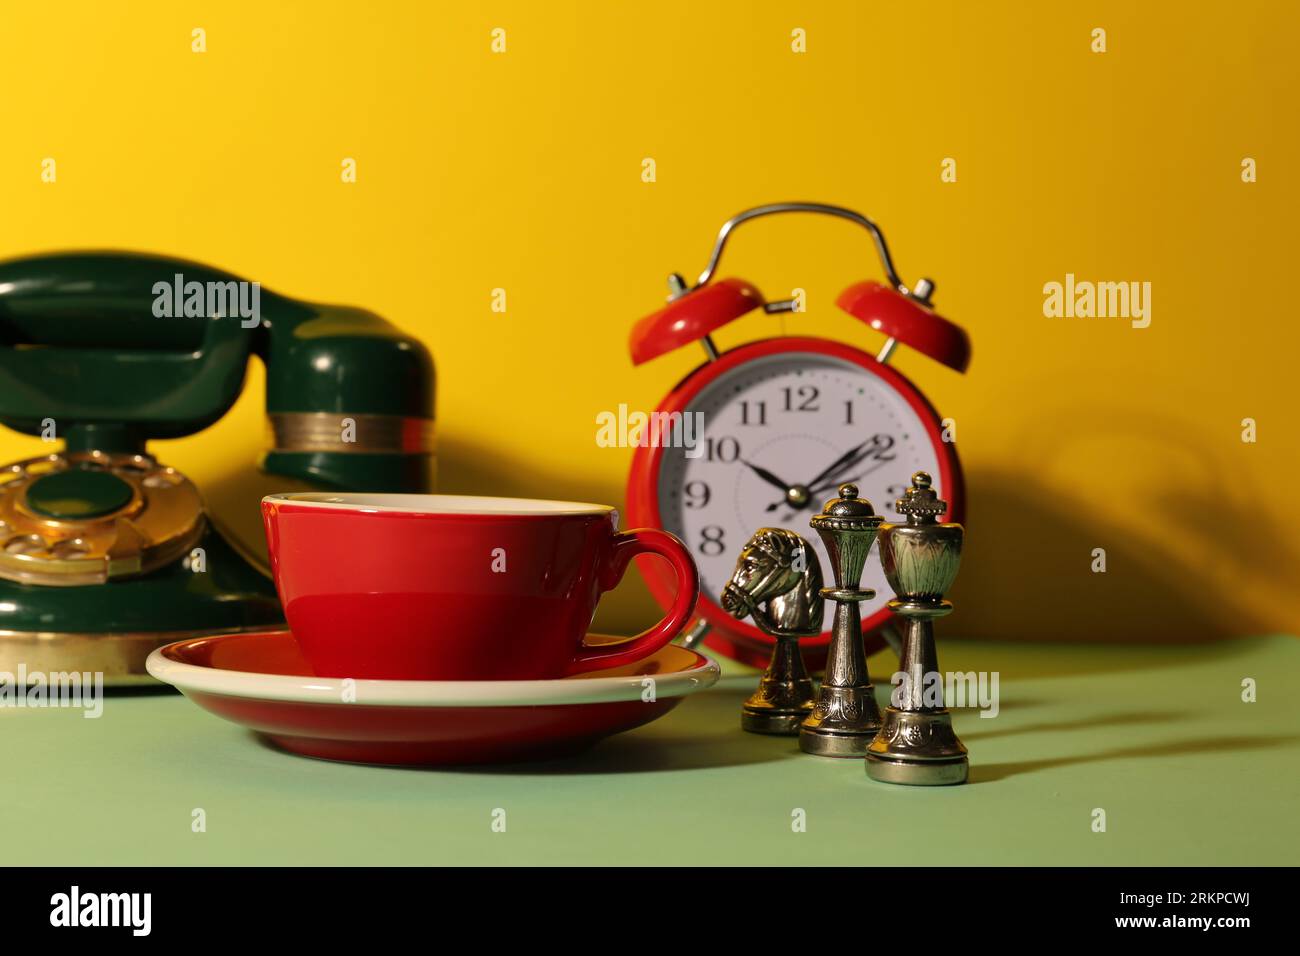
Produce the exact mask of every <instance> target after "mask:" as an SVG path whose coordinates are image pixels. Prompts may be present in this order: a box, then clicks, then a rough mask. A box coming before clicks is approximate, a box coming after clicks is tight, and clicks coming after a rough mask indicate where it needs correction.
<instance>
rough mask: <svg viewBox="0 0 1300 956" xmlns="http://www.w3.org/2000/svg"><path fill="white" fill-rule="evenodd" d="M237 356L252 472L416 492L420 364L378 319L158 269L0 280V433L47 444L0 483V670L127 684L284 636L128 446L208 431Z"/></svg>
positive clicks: (253, 575) (37, 269)
mask: <svg viewBox="0 0 1300 956" xmlns="http://www.w3.org/2000/svg"><path fill="white" fill-rule="evenodd" d="M252 355H258V356H260V357H261V359H262V361H263V362H264V363H265V364H266V370H267V373H266V381H267V386H266V409H267V413H268V415H269V417H270V421H271V426H272V433H273V434H274V436H275V438H274V444H275V447H274V448H273V449H272V450H271V451H269V452H268V453H267V454H266V455H265V456H264V457H263V459H262V462H261V466H262V468H263V469H264V470H265V471H267V472H269V473H273V474H277V475H283V476H286V477H290V478H295V479H302V480H306V481H309V482H312V483H313V484H317V485H319V486H323V487H333V488H346V489H351V490H369V491H427V490H429V489H430V486H431V484H432V481H433V471H434V457H433V392H434V372H433V363H432V361H431V360H430V358H429V355H428V352H427V351H426V350H425V348H424V347H423V346H422V345H421V344H420V343H419V342H418V341H416V340H415V339H413V338H411V337H409V336H406V335H403V334H402V333H400V332H399V331H398V330H397V329H395V328H394V327H393V326H391V325H389V324H388V323H387V322H385V321H384V320H383V319H381V318H380V317H379V316H377V315H374V314H372V313H370V312H366V311H364V310H361V309H355V308H347V307H341V306H329V305H316V304H309V303H306V302H299V301H296V300H294V299H290V298H287V297H285V296H281V295H276V294H275V293H272V292H268V291H266V290H263V289H261V287H260V286H259V285H258V284H256V283H249V282H245V281H244V280H241V279H239V278H237V277H236V276H233V275H229V274H227V273H223V272H220V271H217V270H215V269H211V268H209V267H207V266H203V265H199V264H197V263H193V262H185V261H182V260H177V259H170V258H163V257H160V256H151V255H139V254H132V253H113V252H103V253H98V252H97V253H76V254H57V255H47V256H36V257H32V258H24V259H18V260H12V261H9V262H3V263H0V423H3V424H5V425H7V426H9V427H10V428H13V429H15V430H17V431H20V432H24V433H26V434H29V435H40V436H42V437H44V438H46V439H49V440H58V441H61V442H62V447H61V448H59V447H58V446H57V445H56V446H54V447H56V448H58V450H55V451H52V452H51V453H50V454H48V455H43V456H41V457H38V458H31V459H28V460H26V461H18V462H13V463H11V464H8V465H2V466H0V671H7V672H9V673H17V672H18V671H19V668H20V667H22V668H23V669H25V670H26V671H27V673H29V674H31V673H34V672H45V673H50V672H57V671H72V670H76V671H101V672H103V673H104V676H105V681H106V682H107V683H110V684H112V683H117V684H127V683H135V682H145V681H149V680H150V678H148V677H147V676H145V674H144V659H145V657H146V656H147V655H148V654H149V652H150V651H152V650H153V649H154V648H155V647H157V646H159V645H161V644H163V643H166V642H168V641H171V640H179V639H181V638H183V637H186V636H193V635H196V634H203V633H220V632H228V631H233V630H240V629H246V628H255V627H258V626H264V625H268V624H276V623H279V622H280V621H282V620H283V618H282V616H281V612H280V606H279V602H278V601H277V600H276V595H275V589H274V586H273V585H272V583H271V581H270V580H269V579H268V578H267V577H266V576H265V575H264V574H263V573H262V572H261V571H260V570H258V569H257V568H256V567H254V566H253V564H252V563H251V562H250V561H249V560H248V559H247V558H245V557H244V556H243V555H242V554H241V553H240V551H239V550H238V549H237V548H236V547H235V546H233V545H232V543H231V542H230V541H228V540H227V539H226V537H225V536H224V535H223V534H222V533H221V532H219V531H218V530H217V529H216V528H215V527H214V526H213V524H212V522H211V521H210V520H208V517H207V515H206V514H205V512H204V505H203V500H202V498H201V497H200V495H199V492H198V489H197V488H195V486H194V484H193V483H192V482H191V481H190V480H189V479H188V478H186V477H185V476H184V475H183V474H181V473H180V472H179V471H177V470H176V469H175V468H170V467H167V466H166V465H164V464H161V463H159V462H158V461H157V460H155V459H154V458H153V457H152V456H151V455H150V454H149V453H148V451H147V450H146V447H145V446H146V442H147V441H148V440H149V439H152V438H176V437H180V436H183V435H189V434H192V433H194V432H197V431H200V430H201V429H204V428H206V427H208V426H209V425H211V424H213V423H214V422H215V421H217V419H219V418H220V417H221V416H222V415H223V414H225V412H226V411H227V410H228V409H229V408H230V407H231V406H232V405H233V404H234V402H235V400H236V399H237V398H238V397H239V394H240V391H241V389H242V387H243V383H244V374H245V370H246V367H247V364H248V360H249V357H250V356H252ZM249 507H250V508H256V507H257V502H256V501H250V502H249Z"/></svg>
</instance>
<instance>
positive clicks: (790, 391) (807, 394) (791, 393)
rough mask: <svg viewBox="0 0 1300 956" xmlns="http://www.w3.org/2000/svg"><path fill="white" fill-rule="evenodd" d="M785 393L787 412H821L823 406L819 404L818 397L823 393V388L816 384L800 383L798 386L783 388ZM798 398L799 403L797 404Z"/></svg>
mask: <svg viewBox="0 0 1300 956" xmlns="http://www.w3.org/2000/svg"><path fill="white" fill-rule="evenodd" d="M781 391H782V392H784V393H785V410H786V411H787V412H819V411H821V406H820V405H818V404H817V398H818V397H819V396H820V395H821V390H820V389H818V388H817V386H816V385H800V386H799V387H798V388H783V389H781ZM796 397H797V398H798V401H799V404H797V405H796V404H795V399H796Z"/></svg>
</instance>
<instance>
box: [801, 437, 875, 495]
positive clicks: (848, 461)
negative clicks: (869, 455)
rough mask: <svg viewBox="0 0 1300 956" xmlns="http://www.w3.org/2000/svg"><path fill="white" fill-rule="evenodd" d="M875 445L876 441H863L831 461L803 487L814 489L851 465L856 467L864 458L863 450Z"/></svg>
mask: <svg viewBox="0 0 1300 956" xmlns="http://www.w3.org/2000/svg"><path fill="white" fill-rule="evenodd" d="M875 443H876V440H875V439H874V438H873V439H871V440H870V441H864V442H863V443H862V444H861V445H858V446H857V447H855V448H850V449H849V450H848V451H846V452H845V453H844V454H843V455H841V456H840V457H839V458H837V459H835V461H833V462H832V463H831V464H830V465H829V466H828V467H827V468H826V469H825V470H823V471H822V473H821V474H820V475H818V476H817V477H816V478H814V479H813V480H812V481H810V482H808V483H807V484H806V485H804V487H805V488H815V487H816V486H817V485H819V484H821V483H822V482H823V481H825V480H826V479H827V478H828V477H830V476H831V475H834V474H836V473H838V472H840V471H842V470H843V469H845V468H848V467H850V466H851V465H856V464H857V463H858V462H859V461H861V460H862V459H863V458H864V457H866V452H864V451H863V449H864V448H866V447H867V446H868V445H871V446H874V445H875Z"/></svg>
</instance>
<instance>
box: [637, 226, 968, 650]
mask: <svg viewBox="0 0 1300 956" xmlns="http://www.w3.org/2000/svg"><path fill="white" fill-rule="evenodd" d="M787 212H808V213H818V214H822V215H829V216H837V217H840V218H843V219H848V220H850V221H852V222H855V223H857V224H858V225H860V226H862V227H863V228H865V229H866V230H867V231H868V232H869V233H870V234H871V236H872V238H873V239H874V241H875V246H876V251H877V252H878V253H879V256H880V261H881V264H882V265H883V266H884V271H885V275H886V277H887V279H888V284H887V285H886V284H882V283H879V282H874V281H870V280H868V281H863V282H857V283H855V284H853V285H851V286H849V287H848V288H847V289H845V290H844V291H843V292H842V293H841V294H840V296H839V298H838V299H837V300H836V304H837V305H839V307H840V308H841V309H843V310H844V311H845V312H847V313H848V314H849V315H851V316H853V317H854V318H855V319H858V320H859V321H861V322H864V323H866V324H867V325H869V326H870V327H871V328H873V329H875V330H876V331H878V332H881V333H883V334H884V335H885V336H886V338H885V341H884V343H883V345H882V346H881V348H880V350H879V351H878V352H877V353H876V354H875V355H874V356H872V355H870V354H868V353H867V352H863V351H861V350H859V349H857V348H854V347H853V346H851V345H847V344H845V343H843V342H836V341H831V340H828V339H821V338H812V337H806V336H799V337H780V338H771V339H763V340H760V341H757V342H750V343H748V344H745V345H741V346H739V347H738V348H734V349H731V350H730V351H727V352H723V353H719V352H718V350H717V348H716V347H715V346H714V344H713V340H712V339H711V338H710V336H711V334H712V333H713V332H715V331H716V330H717V329H719V328H721V327H722V326H723V325H725V324H726V323H728V322H730V321H731V320H732V319H736V318H739V317H740V316H742V315H744V314H745V313H747V312H750V311H751V310H753V309H757V308H760V307H761V308H763V309H764V310H765V311H767V312H769V313H773V312H789V311H794V309H795V302H794V300H781V301H773V302H768V301H766V300H765V299H764V298H763V296H762V294H761V293H760V292H759V291H758V289H757V288H755V287H754V286H753V285H751V284H750V283H748V282H746V281H744V280H743V279H715V278H714V274H715V272H716V270H717V266H718V261H719V259H720V258H721V256H722V250H723V248H724V247H725V246H726V242H727V238H728V236H729V235H730V234H731V233H732V231H733V230H734V229H735V228H736V227H737V226H739V225H740V224H741V223H744V222H748V221H749V220H751V219H757V218H759V217H761V216H768V215H774V214H777V213H787ZM668 284H669V288H670V289H671V290H672V294H671V295H670V296H669V300H668V303H669V304H668V305H667V307H666V308H663V309H660V310H659V311H658V312H655V313H653V314H651V315H648V316H646V317H645V318H643V319H641V320H640V321H639V322H637V323H636V325H635V326H634V327H633V328H632V333H631V336H630V342H629V344H630V347H631V352H632V362H633V364H635V365H640V364H641V363H642V362H647V361H649V360H650V359H653V358H655V357H657V356H659V355H663V354H664V353H665V352H669V351H671V350H673V349H675V348H678V347H680V346H683V345H686V344H687V343H689V342H699V343H701V344H702V345H703V347H704V350H705V353H706V354H707V356H708V360H707V361H706V362H704V364H702V365H701V366H699V367H698V368H696V369H695V370H694V371H693V372H691V373H690V374H689V375H688V376H686V378H685V379H684V380H683V381H682V382H681V383H680V384H678V385H677V387H676V388H674V389H673V390H672V391H671V392H669V393H668V395H667V397H665V398H664V400H663V401H662V402H660V403H659V407H658V408H657V409H656V410H655V412H654V413H653V415H652V416H651V418H650V421H651V422H652V423H657V427H653V428H652V427H650V426H649V425H647V427H646V429H645V431H646V432H647V433H648V436H649V437H648V439H647V440H644V441H643V442H642V443H641V444H639V445H638V447H637V449H636V452H635V454H634V455H633V459H632V470H631V473H630V475H629V477H628V487H627V518H628V522H629V524H630V526H632V527H647V526H648V527H656V528H663V529H665V530H668V531H671V532H672V533H673V534H676V535H677V536H678V537H679V538H681V539H682V540H683V541H684V542H686V544H687V546H688V547H689V548H690V550H691V553H692V555H693V556H694V558H695V561H696V563H697V564H698V566H699V569H700V600H699V604H698V605H697V614H698V620H697V621H696V624H695V626H694V627H692V628H691V630H690V631H689V632H688V633H687V634H686V636H685V642H686V643H687V644H688V645H694V644H697V643H699V642H700V641H703V642H704V643H705V644H707V645H708V646H709V647H712V648H713V649H715V650H717V651H719V652H721V653H723V654H726V655H728V656H730V657H733V658H735V659H737V660H741V661H744V662H746V663H749V664H753V665H755V666H759V667H762V666H765V665H766V664H767V660H768V658H769V657H770V656H771V648H772V639H771V638H769V637H768V636H767V635H765V634H763V633H762V632H761V631H759V630H758V629H757V628H756V627H754V626H753V625H751V624H749V623H748V622H746V621H739V620H737V619H736V618H734V617H732V616H731V615H730V614H728V613H727V612H726V611H724V610H723V609H722V605H721V595H722V588H723V586H724V585H725V584H726V583H727V581H728V580H729V579H730V577H731V574H732V571H733V569H734V567H735V561H736V556H737V554H738V553H739V551H740V549H741V547H742V546H743V545H744V544H745V541H746V540H747V539H748V538H749V536H750V535H751V534H752V533H753V532H754V531H755V530H757V529H758V528H760V527H765V526H768V527H785V528H789V529H790V530H792V531H796V532H798V533H800V534H802V535H803V536H804V537H805V538H807V539H808V540H809V541H810V542H811V543H812V544H813V545H814V547H815V548H816V549H817V552H818V556H819V557H820V559H821V563H822V568H823V569H827V570H828V569H829V568H830V567H831V566H832V565H831V563H830V561H829V559H828V558H827V555H826V550H825V546H824V545H823V544H822V542H821V540H820V538H819V537H818V536H817V535H816V534H813V533H811V532H810V530H809V527H808V519H809V518H810V517H811V516H812V515H814V514H816V513H817V512H818V511H819V510H820V509H821V506H822V504H823V503H824V502H825V501H826V500H827V499H829V498H834V497H836V489H837V488H838V487H839V485H841V484H844V483H846V482H851V483H852V484H855V485H857V486H858V488H859V489H860V493H861V494H862V496H863V497H865V498H867V499H869V500H870V501H872V502H873V503H874V504H875V506H876V509H877V511H878V512H879V513H881V514H883V515H885V516H886V518H887V519H888V518H889V517H892V515H893V512H892V508H893V503H894V500H895V499H896V498H898V497H899V496H900V495H901V494H902V493H903V492H904V491H905V490H906V489H907V487H908V482H909V480H910V477H911V475H912V474H913V473H914V472H917V471H925V472H928V473H930V474H932V475H936V476H937V477H938V488H939V490H940V492H941V493H942V495H943V497H944V498H945V499H947V501H948V502H949V511H948V517H947V518H946V520H949V521H960V520H961V517H962V511H963V494H962V491H963V489H962V475H961V466H960V464H959V463H958V460H957V449H956V447H955V446H954V444H953V442H952V441H949V440H947V436H946V435H945V429H944V427H943V425H942V423H941V419H940V418H939V415H938V413H937V412H936V411H935V410H934V407H933V406H932V405H931V404H930V403H929V402H928V401H927V400H926V398H925V396H924V395H922V394H921V392H920V391H919V390H918V389H917V388H916V386H915V385H913V384H912V383H911V382H910V381H908V380H907V379H906V378H905V377H904V376H903V375H901V374H900V373H899V372H897V371H896V370H895V369H893V368H890V367H889V365H888V364H887V363H888V361H889V357H890V355H891V354H892V352H893V351H894V348H895V346H896V345H897V343H899V342H902V343H904V344H906V345H909V346H911V347H912V348H914V349H916V350H917V351H919V352H922V353H923V354H925V355H928V356H929V357H930V358H932V359H934V360H935V361H937V362H941V363H942V364H944V365H947V366H948V367H949V368H952V369H955V370H956V371H958V372H964V371H965V370H966V367H967V365H968V364H969V362H970V340H969V339H968V338H967V336H966V333H965V332H964V331H963V330H962V329H961V328H960V327H959V326H957V325H955V324H954V323H952V322H950V321H948V320H947V319H945V318H943V317H942V316H940V315H939V314H938V313H936V312H935V311H934V310H933V308H932V307H931V305H930V297H931V295H932V294H933V291H934V284H933V283H932V282H930V280H928V279H922V280H920V281H919V282H917V283H916V285H915V286H914V287H912V288H910V289H909V288H908V287H907V286H906V285H904V284H903V282H902V280H901V279H899V277H898V275H897V273H896V272H895V271H894V265H893V261H892V260H891V258H890V255H889V248H888V246H887V245H886V244H885V237H884V235H883V234H882V233H881V231H880V229H879V228H878V227H877V226H876V224H875V223H873V222H872V221H871V220H870V219H868V218H867V217H865V216H863V215H861V214H859V213H856V212H853V211H852V210H849V209H844V208H841V207H839V206H828V205H823V204H821V203H775V204H772V205H767V206H759V207H757V208H755V209H749V210H746V211H745V212H742V213H740V214H739V215H737V216H735V217H733V218H731V219H729V220H728V221H727V222H726V223H725V224H723V226H722V229H721V230H720V231H719V232H718V238H717V241H716V242H715V243H714V246H713V254H712V256H711V257H710V259H709V264H708V266H707V267H706V268H705V270H704V272H702V273H701V274H700V277H699V280H698V281H697V282H696V284H695V286H694V287H687V285H686V282H685V280H683V279H682V277H681V276H680V275H676V274H674V275H672V276H670V277H669V280H668ZM638 563H639V565H640V568H641V571H642V573H643V575H644V576H645V579H646V582H647V584H648V585H649V588H650V591H651V593H652V594H653V595H654V597H655V599H656V600H657V601H658V602H659V603H660V604H662V605H663V606H664V607H665V608H666V607H668V606H670V604H671V602H672V597H673V594H674V583H673V577H672V573H671V571H670V570H669V569H668V568H666V567H662V566H661V564H662V562H656V561H651V560H642V559H638ZM827 583H828V584H829V583H831V582H829V581H828V582H827ZM862 586H863V587H869V588H874V589H875V591H876V597H875V598H874V599H873V600H871V601H867V602H864V603H863V604H862V630H863V634H864V635H866V637H867V647H868V650H875V649H877V648H879V647H880V646H882V645H883V637H882V636H881V634H880V629H881V627H882V625H884V624H886V623H887V622H888V621H889V619H890V617H891V612H890V610H889V608H888V607H887V606H886V602H887V601H888V600H889V599H890V597H891V596H892V593H891V591H890V589H889V586H888V584H887V583H886V582H885V577H884V572H883V570H882V569H881V567H880V564H879V562H876V561H869V562H868V563H867V568H866V571H865V573H864V575H863V580H862ZM829 641H830V615H827V616H826V630H825V631H824V632H823V633H822V634H820V635H818V636H815V637H811V638H806V639H805V640H804V641H803V642H802V647H803V652H804V656H805V659H806V661H807V663H808V666H809V667H811V668H814V669H818V668H821V667H822V666H823V664H824V662H825V658H826V647H827V644H828V643H829Z"/></svg>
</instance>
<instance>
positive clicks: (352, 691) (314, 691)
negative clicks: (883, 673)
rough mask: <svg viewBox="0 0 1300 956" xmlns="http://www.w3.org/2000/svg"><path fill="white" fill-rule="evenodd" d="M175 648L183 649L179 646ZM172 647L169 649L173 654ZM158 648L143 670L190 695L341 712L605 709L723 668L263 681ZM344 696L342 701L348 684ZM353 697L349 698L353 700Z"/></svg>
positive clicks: (700, 686) (695, 683)
mask: <svg viewBox="0 0 1300 956" xmlns="http://www.w3.org/2000/svg"><path fill="white" fill-rule="evenodd" d="M176 643H184V642H182V641H178V642H176ZM170 646H172V645H170V644H169V645H167V647H170ZM164 650H166V647H160V648H158V649H157V650H155V651H154V652H153V653H152V654H150V655H149V657H148V659H147V660H146V661H145V669H146V670H148V672H149V673H150V674H152V675H153V676H154V677H156V678H157V679H158V680H160V681H162V682H163V683H166V684H171V685H172V686H174V687H176V688H177V689H178V690H180V691H182V692H184V693H187V694H188V693H189V692H191V691H195V692H197V693H202V694H219V695H221V696H223V697H240V698H245V699H250V700H267V701H282V702H283V701H298V702H301V703H311V704H336V705H338V706H340V707H357V706H370V707H530V706H538V705H545V704H601V703H610V702H616V701H626V700H640V699H642V697H643V695H644V694H645V692H646V690H647V684H646V680H647V679H652V680H653V681H654V685H653V687H654V697H655V699H659V698H664V697H685V696H686V695H688V694H693V693H695V692H696V691H699V690H704V689H705V688H706V687H712V686H713V685H714V684H715V683H717V681H718V677H719V676H720V675H721V669H720V668H719V666H718V662H717V661H715V660H713V659H712V658H709V657H705V656H704V655H703V654H700V653H699V652H698V651H690V650H688V649H687V648H684V647H679V648H678V650H682V651H688V653H691V654H694V655H695V657H696V660H695V662H694V663H693V664H692V665H691V666H690V667H687V668H686V669H685V670H679V671H670V672H668V673H662V674H631V675H623V676H619V677H578V678H561V679H557V680H513V681H512V680H487V681H432V680H350V679H347V678H341V677H313V676H309V675H290V674H259V673H256V672H253V671H233V670H223V669H220V668H216V667H200V666H198V665H197V664H186V663H182V662H181V661H174V660H171V659H170V658H168V657H165V656H164V655H163V651H164ZM345 680H349V683H348V684H347V685H346V690H347V697H345V695H344V691H345V684H344V681H345ZM349 698H350V699H349Z"/></svg>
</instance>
